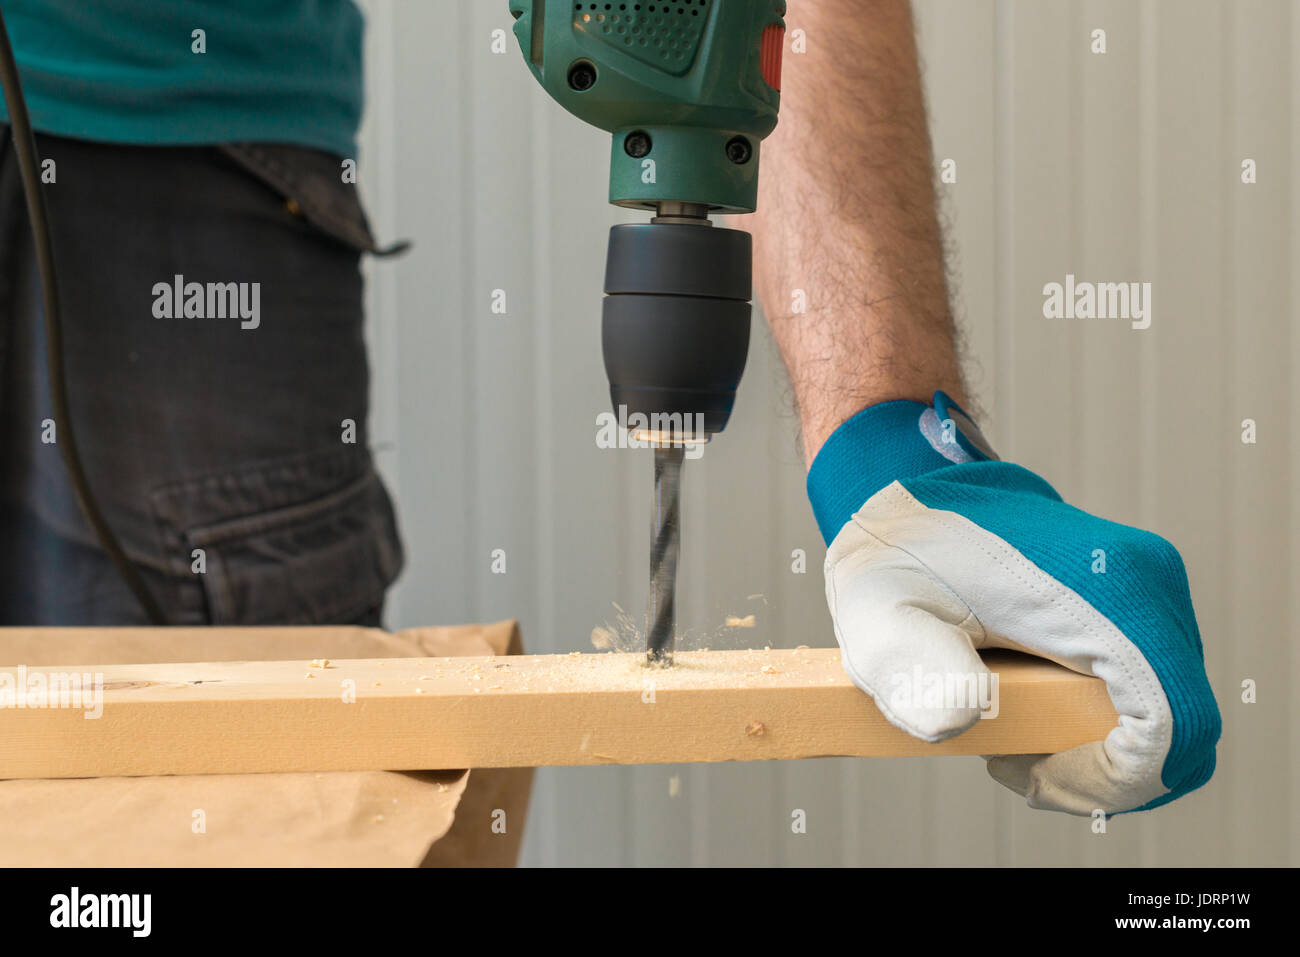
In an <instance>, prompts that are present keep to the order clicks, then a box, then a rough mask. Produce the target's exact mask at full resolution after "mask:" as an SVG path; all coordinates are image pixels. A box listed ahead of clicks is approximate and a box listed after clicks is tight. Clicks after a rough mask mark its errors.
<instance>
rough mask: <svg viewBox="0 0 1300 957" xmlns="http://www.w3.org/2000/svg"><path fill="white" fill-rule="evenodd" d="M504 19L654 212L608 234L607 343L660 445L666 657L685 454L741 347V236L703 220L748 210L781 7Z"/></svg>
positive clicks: (630, 195)
mask: <svg viewBox="0 0 1300 957" xmlns="http://www.w3.org/2000/svg"><path fill="white" fill-rule="evenodd" d="M510 12H511V13H512V14H513V15H514V17H515V28H514V30H515V36H516V37H517V38H518V40H519V46H520V48H521V49H522V50H523V54H524V59H525V60H526V61H527V63H528V67H529V69H531V70H532V72H533V75H534V76H535V77H536V78H537V80H538V82H540V83H541V84H542V86H543V88H544V89H545V90H546V92H547V93H549V94H550V95H551V96H552V97H553V98H554V99H555V100H556V101H558V102H559V104H560V105H561V106H563V107H564V108H565V109H566V110H568V111H569V112H570V113H572V114H574V115H575V116H577V117H578V118H579V119H581V120H584V121H586V122H588V123H590V124H592V125H594V126H598V127H600V128H601V129H603V130H607V131H609V132H610V133H612V134H613V143H612V149H611V151H610V164H609V201H610V202H611V203H613V204H615V205H617V206H625V207H629V208H632V209H645V210H650V211H652V212H653V213H654V214H655V215H654V217H653V218H652V219H651V220H650V222H649V223H636V224H629V225H621V226H615V227H613V228H612V229H611V230H610V233H609V248H608V253H607V256H606V261H605V293H606V296H605V300H604V311H603V317H602V320H601V342H602V348H603V352H604V358H605V371H606V374H607V375H608V376H609V392H610V399H611V400H612V401H613V404H614V409H615V412H616V413H618V414H619V416H620V421H626V422H627V423H628V426H629V431H630V432H632V433H633V437H634V438H636V439H637V440H639V441H643V442H647V443H649V444H650V445H652V446H653V447H654V450H655V463H654V497H653V508H652V511H651V548H650V599H649V610H648V614H647V624H646V635H647V657H648V659H649V661H650V662H651V663H652V664H659V665H668V664H671V662H672V643H673V627H674V621H675V610H674V606H673V596H674V591H675V588H676V573H677V556H678V550H679V543H680V525H679V505H678V501H679V492H680V482H681V467H682V463H683V459H684V457H685V448H686V446H687V445H690V444H695V443H702V442H707V441H708V440H709V438H710V437H711V436H712V435H713V434H714V433H715V432H721V431H722V430H723V429H724V428H725V427H726V425H727V420H728V419H729V418H730V416H731V408H732V405H733V404H734V402H735V398H736V388H737V386H738V385H739V384H740V377H741V374H742V373H743V372H744V369H745V357H746V354H747V353H748V351H749V314H750V295H751V287H752V269H753V253H752V248H751V243H750V237H749V234H748V233H746V232H743V231H741V230H736V229H724V228H722V227H720V226H713V225H712V223H711V222H710V221H709V214H710V213H752V212H753V211H754V208H755V206H756V204H757V197H758V160H759V144H760V142H761V141H762V139H763V138H764V137H766V136H767V135H768V134H769V133H771V132H772V130H773V129H774V128H775V127H776V121H777V111H778V108H779V106H780V101H781V94H780V88H781V54H782V50H783V47H784V41H785V22H784V20H783V17H784V15H785V0H675V2H671V3H668V2H663V3H591V2H586V3H579V2H577V0H510ZM624 416H625V417H626V418H624Z"/></svg>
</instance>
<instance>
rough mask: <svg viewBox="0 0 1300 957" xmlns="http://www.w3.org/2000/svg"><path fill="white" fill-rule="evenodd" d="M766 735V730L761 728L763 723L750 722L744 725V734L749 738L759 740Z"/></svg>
mask: <svg viewBox="0 0 1300 957" xmlns="http://www.w3.org/2000/svg"><path fill="white" fill-rule="evenodd" d="M766 733H767V728H765V727H763V722H761V721H751V722H749V724H747V725H745V734H747V735H749V736H750V737H751V738H761V737H762V736H763V735H764V734H766Z"/></svg>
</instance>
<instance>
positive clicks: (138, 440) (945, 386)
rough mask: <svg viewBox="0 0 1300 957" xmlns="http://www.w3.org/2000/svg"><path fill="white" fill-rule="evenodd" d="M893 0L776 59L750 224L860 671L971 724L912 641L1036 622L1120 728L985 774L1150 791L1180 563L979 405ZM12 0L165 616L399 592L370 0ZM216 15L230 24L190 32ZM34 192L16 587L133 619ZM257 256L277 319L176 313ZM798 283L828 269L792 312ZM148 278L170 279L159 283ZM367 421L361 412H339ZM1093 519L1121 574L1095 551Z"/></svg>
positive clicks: (1209, 707)
mask: <svg viewBox="0 0 1300 957" xmlns="http://www.w3.org/2000/svg"><path fill="white" fill-rule="evenodd" d="M868 6H869V9H868V10H866V11H864V10H863V9H862V4H861V3H860V2H853V0H820V2H817V3H810V4H805V5H802V6H801V7H799V8H798V9H797V11H796V12H797V14H798V16H799V17H800V26H801V27H803V28H804V29H805V30H806V31H807V32H808V34H809V35H810V36H817V37H819V38H820V39H819V43H820V44H821V46H822V49H823V51H824V52H823V54H822V55H821V56H819V57H816V58H812V57H810V58H808V60H807V61H806V63H801V65H800V68H799V69H791V70H788V71H787V75H786V82H785V90H784V93H783V105H782V114H781V123H780V125H779V127H778V129H777V132H776V133H775V134H774V135H773V137H772V138H771V139H770V141H769V143H768V145H767V148H766V149H765V154H764V157H765V158H764V169H763V176H762V185H761V196H760V203H759V206H760V212H759V213H758V214H757V215H756V216H755V217H754V218H753V221H752V223H751V224H750V225H752V227H753V230H754V236H755V244H756V260H757V274H758V280H759V287H760V288H759V292H760V297H761V299H762V302H763V304H764V306H765V311H766V313H767V315H768V317H769V320H770V322H771V324H772V329H773V332H774V334H775V337H776V339H777V342H778V344H779V345H780V348H781V352H782V355H783V357H784V360H785V362H786V365H787V368H788V369H789V372H790V375H791V379H792V382H793V385H794V390H795V395H796V397H797V400H798V403H799V407H800V417H801V422H802V427H803V442H804V449H805V454H806V457H807V461H808V464H809V476H808V489H809V496H810V499H811V501H812V504H813V508H814V511H815V513H816V515H817V519H818V522H819V525H820V526H821V529H822V531H823V534H824V535H825V537H826V540H827V543H828V545H829V546H830V549H829V553H828V557H827V563H826V585H827V597H828V601H829V603H830V608H831V613H832V616H833V617H834V619H835V628H836V637H837V639H838V640H839V642H840V645H841V648H842V649H843V661H844V666H845V669H846V670H847V672H848V673H849V675H850V676H851V677H852V678H853V680H854V682H855V683H856V684H857V685H858V686H859V687H861V688H862V689H863V690H864V691H866V692H868V693H869V694H871V695H872V696H873V697H874V698H875V700H876V703H877V704H878V706H879V707H880V708H881V710H882V712H883V713H884V714H885V715H886V716H887V717H888V718H889V720H891V721H892V722H893V723H895V724H896V725H898V726H899V727H901V728H903V729H904V730H906V731H908V732H909V733H912V734H914V735H917V736H918V737H921V738H924V739H926V740H940V739H942V738H945V737H949V736H952V735H954V734H958V733H960V732H961V731H963V730H965V729H966V728H968V727H969V726H970V725H972V724H973V723H974V722H975V721H977V720H979V713H980V710H979V704H980V703H979V702H978V701H977V700H973V699H970V698H958V699H946V700H944V701H943V702H941V703H938V704H936V703H935V702H932V701H929V700H925V699H919V700H918V699H917V698H914V697H908V696H905V695H899V694H898V693H897V690H898V687H899V685H900V679H903V680H904V681H906V680H909V679H910V678H911V676H912V675H913V674H914V673H915V672H917V671H918V670H919V671H920V673H921V674H922V675H924V676H939V677H940V678H941V679H957V680H956V682H955V683H954V682H951V681H950V682H949V683H950V684H955V685H956V686H961V684H962V682H964V681H967V680H969V683H970V684H971V685H974V684H978V682H979V680H980V679H981V677H982V676H983V675H984V674H986V669H985V668H984V665H983V664H982V662H981V661H980V658H979V656H978V654H977V653H976V649H977V648H981V647H1014V648H1019V649H1021V650H1024V651H1028V652H1030V653H1034V654H1039V655H1043V656H1045V657H1049V658H1052V659H1054V660H1057V661H1060V662H1062V663H1065V664H1067V665H1069V666H1071V667H1074V668H1076V669H1078V670H1081V671H1085V672H1091V673H1095V674H1097V675H1099V676H1101V677H1103V678H1104V679H1105V680H1106V681H1107V684H1108V688H1109V690H1110V693H1111V697H1112V700H1113V701H1114V703H1115V705H1116V707H1117V709H1118V710H1119V711H1120V713H1121V715H1122V720H1121V724H1120V726H1119V727H1117V728H1116V729H1115V731H1113V732H1112V733H1111V734H1110V736H1109V737H1108V738H1107V740H1106V741H1105V742H1104V743H1102V742H1099V743H1096V744H1093V745H1088V746H1084V747H1081V748H1076V749H1074V750H1072V751H1069V752H1065V753H1063V754H1059V755H1051V756H1046V755H1032V756H1020V757H1012V758H993V759H991V760H990V771H991V773H992V774H993V776H994V777H995V778H997V779H998V780H999V781H1001V782H1002V783H1004V784H1006V785H1008V786H1009V787H1012V788H1014V789H1015V790H1017V791H1019V792H1020V793H1022V794H1025V795H1026V796H1027V798H1028V800H1029V802H1030V804H1032V805H1034V806H1038V807H1047V808H1055V809H1059V810H1065V811H1069V812H1073V813H1077V814H1092V813H1095V812H1097V811H1099V810H1100V811H1104V812H1107V813H1110V812H1117V811H1126V810H1134V809H1141V808H1148V807H1154V806H1158V805H1160V804H1163V803H1165V802H1166V801H1168V800H1171V799H1173V798H1175V797H1178V796H1180V795H1181V794H1183V793H1186V792H1187V791H1189V790H1192V789H1194V788H1196V787H1199V786H1200V785H1201V784H1203V783H1204V782H1205V781H1206V780H1208V778H1209V776H1210V774H1211V773H1212V771H1213V768H1214V745H1215V742H1216V741H1217V739H1218V733H1219V715H1218V711H1217V708H1216V706H1215V702H1214V697H1213V694H1212V692H1211V690H1210V688H1209V684H1208V681H1207V679H1206V676H1205V671H1204V665H1203V662H1202V653H1201V644H1200V636H1199V633H1198V631H1197V628H1196V622H1195V617H1194V614H1193V612H1192V605H1191V598H1190V595H1189V591H1188V585H1187V579H1186V574H1185V572H1184V570H1183V566H1182V562H1181V560H1180V558H1179V556H1178V554H1177V552H1176V550H1175V549H1174V548H1173V546H1171V545H1170V544H1169V543H1168V542H1166V541H1164V540H1163V539H1161V538H1159V537H1158V536H1155V535H1152V534H1150V533H1146V532H1141V531H1138V530H1136V529H1130V528H1126V527H1124V526H1118V525H1114V524H1112V523H1109V522H1105V521H1103V520H1101V519H1098V518H1094V517H1092V516H1089V515H1087V514H1086V513H1084V512H1081V511H1078V510H1076V509H1073V508H1070V507H1069V506H1067V505H1065V504H1064V503H1062V502H1061V501H1060V499H1059V497H1058V496H1057V495H1056V493H1055V492H1054V491H1053V490H1052V489H1051V487H1050V486H1049V485H1048V484H1047V483H1046V482H1045V481H1043V480H1042V479H1040V478H1038V477H1037V476H1035V475H1033V474H1032V473H1030V472H1028V471H1026V470H1025V469H1022V468H1019V467H1017V466H1015V465H1012V464H1009V463H1003V462H1000V461H997V460H996V457H995V456H994V454H993V453H992V450H991V449H989V448H988V445H987V443H986V442H985V441H984V439H983V437H982V436H981V435H980V433H979V430H978V428H977V427H976V426H975V425H974V423H973V422H971V421H970V419H969V418H968V417H967V416H966V414H965V413H964V412H963V411H962V405H963V404H964V403H965V402H966V396H965V393H964V387H963V382H962V378H961V373H960V368H959V364H958V361H957V355H956V349H955V347H954V330H953V323H952V318H951V313H950V310H949V305H948V293H947V289H946V285H945V280H944V271H943V258H942V246H941V239H940V233H939V228H938V223H937V217H936V213H935V203H934V193H933V188H932V183H931V176H932V163H931V156H930V145H929V139H928V133H927V128H926V122H925V113H924V106H923V100H922V95H921V87H920V78H919V70H918V66H917V60H916V50H915V44H914V38H913V25H912V20H911V12H910V8H909V6H908V3H907V0H877V2H873V3H871V4H869V5H868ZM5 14H6V18H7V19H11V23H10V30H11V33H12V34H13V36H14V39H15V43H16V44H17V46H18V55H19V59H20V63H21V64H22V66H23V69H24V81H25V82H26V83H27V88H28V94H29V97H30V98H31V103H32V111H33V116H34V122H35V124H36V126H37V128H38V129H39V130H41V131H42V133H43V134H45V135H43V136H42V137H41V138H40V149H41V153H42V156H44V157H50V158H53V159H55V160H56V162H57V166H58V176H59V179H58V186H57V188H51V189H48V190H47V196H48V198H49V202H50V206H51V215H52V219H53V222H54V228H55V231H56V232H55V239H56V243H57V250H58V255H59V262H60V268H61V273H62V276H63V277H64V284H65V288H64V293H65V315H66V322H67V324H68V326H69V330H68V334H67V337H66V338H67V347H66V348H67V352H68V369H69V376H70V378H71V380H72V381H73V382H74V383H76V386H77V387H76V389H75V390H74V406H73V417H74V419H75V420H76V422H77V425H78V427H79V429H80V433H81V435H82V437H83V438H82V441H83V444H84V445H85V447H86V448H85V458H86V461H87V463H88V470H89V471H90V473H91V474H92V475H93V476H95V479H96V486H97V488H99V489H100V490H101V493H100V494H101V497H102V498H103V499H104V504H105V509H106V512H107V513H108V516H109V519H110V521H111V523H112V524H113V527H114V528H115V529H117V531H118V534H119V536H120V537H121V538H122V539H123V541H124V543H125V545H126V547H127V550H128V551H129V553H130V554H131V556H132V558H133V560H134V561H135V563H136V564H137V565H138V566H140V567H141V568H143V569H144V570H145V571H146V573H147V575H148V577H149V581H150V584H151V587H152V588H153V589H154V590H155V592H156V593H157V594H158V595H159V596H160V597H161V599H162V600H163V602H164V604H165V606H166V608H167V613H168V617H169V619H171V620H173V621H175V622H178V623H201V622H211V623H216V624H233V623H252V622H269V621H277V622H290V621H293V622H326V621H330V622H339V621H366V622H373V621H376V620H377V617H378V611H379V608H380V605H381V602H382V598H383V592H384V589H385V588H386V587H387V585H388V584H389V583H390V582H391V581H392V579H393V577H394V576H395V574H396V572H397V569H398V567H399V565H400V545H399V543H398V539H397V536H396V531H395V528H394V523H393V518H392V512H391V508H390V505H389V502H388V499H387V496H386V494H385V493H384V491H383V488H382V486H381V485H380V483H379V481H378V479H377V478H376V477H375V474H374V470H373V468H372V465H371V463H370V460H369V457H368V454H367V452H366V451H365V449H366V443H365V432H364V429H365V421H366V385H367V383H366V369H365V359H364V351H363V348H362V343H361V322H362V317H361V305H360V302H361V300H360V295H361V287H360V279H359V276H358V273H357V261H358V258H359V256H360V254H361V252H363V251H369V250H373V242H372V241H371V239H370V235H369V230H368V229H367V228H366V225H365V219H364V216H363V215H362V213H361V211H360V209H359V207H358V206H357V204H356V200H355V197H354V196H353V194H352V192H351V189H352V188H351V187H350V186H348V185H346V184H344V183H343V182H342V180H341V177H340V175H339V171H340V168H341V167H342V165H343V161H344V160H345V159H346V157H348V156H350V155H352V152H353V149H352V142H353V137H354V136H355V129H356V123H357V118H358V116H359V112H360V100H361V97H360V89H361V65H360V52H359V51H360V37H361V29H362V27H361V22H360V18H359V16H358V14H357V11H356V10H355V8H353V7H352V5H351V3H350V2H348V0H316V2H307V0H242V2H232V0H226V2H223V3H216V2H215V0H183V2H176V3H172V4H167V5H162V6H158V5H154V4H151V3H148V2H147V0H116V2H114V3H104V4H96V5H92V6H91V7H90V8H88V9H82V6H81V5H74V4H72V3H71V2H70V0H63V2H59V3H52V2H50V0H45V2H44V3H37V2H35V0H24V2H15V0H8V2H7V3H6V8H5ZM195 31H199V32H195ZM108 38H112V39H111V40H110V39H108ZM179 38H184V42H182V41H181V39H179ZM203 42H206V43H207V44H211V45H213V49H217V44H218V43H219V44H220V49H221V50H222V54H221V56H220V57H212V56H211V55H210V54H205V53H196V52H195V50H196V49H197V48H196V47H195V46H194V44H199V43H203ZM122 44H126V46H125V47H123V45H122ZM21 206H22V203H21V196H20V195H19V191H18V187H17V183H16V177H15V173H14V169H13V161H12V157H11V156H6V157H5V159H4V162H3V165H2V166H0V224H2V225H3V228H4V230H5V234H6V238H7V239H8V242H6V243H5V245H4V250H5V252H4V256H5V257H6V259H5V263H4V269H3V275H4V276H5V277H6V278H7V279H8V280H9V284H8V285H7V286H6V287H4V300H3V301H4V306H5V310H4V311H5V314H6V315H9V316H10V317H11V322H10V326H11V329H10V331H9V333H8V335H9V337H10V342H9V343H8V344H7V353H8V357H7V359H6V362H5V365H4V370H5V371H4V375H5V380H4V391H3V399H4V413H3V414H4V417H5V424H6V436H7V438H6V441H7V442H8V443H9V444H10V446H11V448H12V452H11V453H10V454H9V455H7V456H6V458H5V465H4V492H5V494H4V506H3V507H4V509H5V527H6V530H7V532H6V535H5V539H4V549H5V558H4V568H3V575H4V577H3V582H2V583H0V588H3V589H4V595H3V602H0V604H2V605H3V611H2V612H0V614H4V615H5V616H6V617H7V618H8V620H14V621H19V620H21V621H24V622H26V623H42V624H52V623H70V622H109V621H113V622H130V621H138V620H140V618H139V612H138V611H137V609H136V608H135V606H134V603H133V602H132V600H131V596H130V594H129V592H127V591H126V590H125V588H124V586H122V584H121V583H120V581H118V579H117V577H116V575H115V574H114V572H113V569H112V568H111V566H110V565H109V564H108V562H107V560H106V559H105V558H104V556H103V555H102V553H100V551H99V549H98V548H97V547H96V545H95V542H94V539H93V538H92V537H91V536H90V534H89V532H88V531H87V529H86V527H85V525H84V523H82V522H81V520H80V517H79V515H78V513H77V511H76V509H75V508H74V507H73V503H72V500H71V496H70V493H69V491H68V485H67V481H66V478H65V477H64V475H63V472H62V469H61V466H60V464H59V462H58V460H57V458H56V457H55V456H54V455H53V454H51V452H50V449H49V448H48V445H46V444H43V443H42V441H41V435H42V433H41V429H42V427H43V425H42V420H43V418H44V416H43V414H42V413H43V410H44V409H45V401H44V399H43V396H44V394H45V383H44V381H43V379H42V372H41V369H42V365H41V363H40V362H39V356H40V334H39V330H38V321H37V320H38V316H39V301H38V299H37V298H36V293H35V288H36V287H35V284H34V279H33V267H32V263H31V253H30V249H29V244H27V243H26V242H25V238H26V237H25V235H24V233H23V230H24V228H25V225H24V220H23V214H22V209H21ZM175 277H180V278H175ZM259 279H260V281H261V285H260V287H259V291H258V295H259V296H260V299H258V298H256V297H254V296H252V295H251V293H250V295H248V296H247V297H244V298H240V299H239V300H238V302H239V304H240V312H239V320H238V324H239V325H243V323H245V322H248V323H254V324H258V323H259V320H258V319H257V318H256V317H255V316H253V315H252V313H253V312H255V311H256V310H255V309H254V308H253V304H254V303H255V302H256V303H258V304H259V305H258V308H260V310H261V311H262V312H265V313H266V314H267V315H274V316H275V317H276V321H275V322H274V323H267V324H266V325H258V331H257V334H256V335H255V336H250V335H242V334H241V333H240V331H239V330H238V329H236V328H234V326H232V324H231V323H232V322H233V321H235V320H230V319H227V320H224V321H212V320H210V319H205V320H203V321H201V322H199V321H189V320H184V319H172V320H166V319H165V318H164V319H160V316H163V317H165V316H169V315H173V314H174V313H175V312H176V311H177V310H181V311H183V310H184V309H186V308H188V306H184V305H182V301H183V300H184V301H185V302H188V301H190V299H189V296H188V293H187V292H186V290H187V289H188V288H189V287H188V285H187V284H188V283H189V282H191V281H193V282H197V283H199V284H205V283H213V282H218V283H222V284H229V283H246V282H252V281H254V280H259ZM169 283H172V285H171V286H169ZM796 287H798V288H805V289H810V290H811V291H812V296H811V300H810V303H809V307H808V310H807V312H806V313H802V314H799V315H791V314H790V311H789V309H788V308H787V303H788V301H789V299H788V294H789V290H791V289H793V288H796ZM155 288H156V289H158V290H159V291H158V292H157V294H156V295H157V299H156V300H155V301H154V303H153V305H152V309H150V308H147V306H146V303H145V302H144V301H143V300H142V293H141V290H142V289H155ZM206 288H207V287H206V286H201V287H200V292H203V291H205V290H206ZM222 288H225V287H224V286H223V287H222ZM239 288H240V289H241V290H242V288H243V287H239ZM172 290H174V292H173V291H172ZM241 295H242V293H241ZM208 299H209V300H210V299H211V295H209V296H208ZM232 301H233V300H232ZM245 305H247V306H248V308H244V307H245ZM245 313H248V315H245ZM160 323H161V325H160ZM348 423H351V426H350V427H351V428H352V429H353V430H354V431H353V433H352V438H353V439H354V440H355V441H353V442H348V441H345V440H344V441H341V436H346V435H348V428H349V425H348ZM341 430H342V431H341ZM1096 548H1101V549H1103V550H1105V551H1106V552H1107V555H1108V556H1109V557H1108V563H1109V570H1108V573H1107V574H1106V575H1095V574H1093V573H1092V569H1091V567H1090V563H1091V558H1092V554H1093V551H1094V549H1096ZM198 561H203V562H206V565H205V566H204V569H205V570H204V573H203V574H194V566H193V564H192V563H194V562H198Z"/></svg>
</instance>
